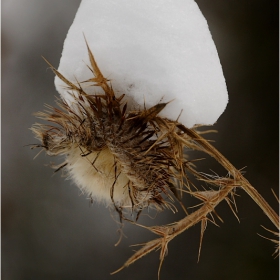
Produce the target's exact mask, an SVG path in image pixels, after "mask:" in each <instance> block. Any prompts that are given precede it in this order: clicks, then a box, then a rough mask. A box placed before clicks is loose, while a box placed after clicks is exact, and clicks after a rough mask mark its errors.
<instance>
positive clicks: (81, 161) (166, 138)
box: [32, 45, 279, 272]
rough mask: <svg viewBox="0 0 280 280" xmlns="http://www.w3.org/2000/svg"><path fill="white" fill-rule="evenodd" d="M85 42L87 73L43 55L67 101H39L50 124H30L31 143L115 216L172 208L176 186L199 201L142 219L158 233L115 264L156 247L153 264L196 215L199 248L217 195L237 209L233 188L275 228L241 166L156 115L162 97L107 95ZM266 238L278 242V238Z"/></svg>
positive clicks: (195, 135)
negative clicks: (151, 101) (208, 164)
mask: <svg viewBox="0 0 280 280" xmlns="http://www.w3.org/2000/svg"><path fill="white" fill-rule="evenodd" d="M87 48H88V54H89V59H90V64H91V66H90V67H89V69H90V70H91V72H92V74H93V78H91V79H89V80H87V81H83V82H77V84H73V83H71V82H70V81H69V80H67V79H66V78H65V77H64V76H63V75H62V74H61V73H59V72H58V71H57V70H56V69H55V68H54V67H53V66H52V65H51V64H50V63H49V62H47V63H48V64H49V66H50V67H51V69H52V70H53V72H54V73H55V74H56V75H57V76H58V77H59V78H60V79H61V80H62V81H63V82H65V83H66V85H67V86H68V89H69V95H71V96H72V100H73V102H72V103H69V102H66V101H65V100H63V99H62V100H57V104H58V106H59V108H53V107H51V106H47V108H48V109H47V110H46V111H45V112H39V113H37V114H36V116H37V117H38V118H40V119H43V120H45V121H47V122H50V123H52V124H40V123H36V124H34V125H33V127H32V131H33V132H34V134H35V136H36V138H37V139H39V140H40V141H41V144H38V145H34V146H33V147H41V148H43V149H44V150H45V151H46V153H47V154H48V155H50V156H57V155H63V156H64V157H65V160H64V161H63V162H62V163H61V165H59V166H56V167H55V168H56V171H58V170H61V169H62V168H63V169H66V170H67V173H68V176H69V177H70V178H72V179H73V181H74V182H75V183H76V184H77V185H78V186H79V187H80V188H81V190H83V191H84V192H85V193H87V194H89V195H90V197H92V198H95V199H96V200H98V201H103V202H105V203H106V204H108V205H113V206H114V207H115V209H116V211H117V213H118V214H119V215H120V220H121V221H122V220H124V219H125V220H129V219H127V217H126V215H125V214H126V213H131V212H132V213H135V214H136V218H135V220H136V221H137V218H138V216H139V214H140V213H141V211H142V210H143V209H144V208H147V207H152V208H155V209H157V210H163V209H165V208H169V209H174V207H175V206H174V205H173V201H174V198H175V199H177V200H179V201H180V199H181V196H182V194H183V193H187V194H188V195H191V196H194V197H195V198H197V199H198V200H200V202H201V203H200V204H199V205H197V207H198V209H197V210H195V211H193V212H192V213H190V214H188V213H187V211H185V212H186V217H185V218H183V219H182V220H180V221H178V222H175V223H173V224H170V225H164V226H154V227H146V228H147V229H148V230H150V231H152V232H153V233H155V234H157V235H159V236H160V237H159V238H158V239H155V240H152V241H149V242H147V243H145V244H143V246H142V248H141V249H139V250H138V251H137V252H136V253H135V254H134V255H133V256H132V257H131V258H130V259H129V260H128V261H127V262H126V263H125V264H124V266H123V267H121V268H120V269H119V270H121V269H122V268H124V267H126V266H128V265H130V264H132V263H133V262H135V261H136V260H138V259H139V258H141V257H143V256H145V255H146V254H148V253H150V252H151V251H153V250H155V249H160V250H161V251H160V266H159V271H158V272H160V268H161V265H162V262H163V260H164V256H165V255H166V252H167V246H168V243H169V242H170V241H171V240H172V239H173V238H175V237H176V236H177V235H179V234H180V233H182V232H183V231H185V230H187V229H188V228H190V227H192V226H193V225H195V224H197V223H201V238H200V248H199V255H200V249H201V244H202V239H203V234H204V232H205V230H206V226H207V222H208V221H210V222H213V223H214V224H216V222H215V220H214V215H216V216H217V217H218V218H219V219H221V218H220V217H219V216H218V214H217V213H216V211H215V207H216V206H217V205H218V204H219V203H220V202H221V201H223V200H225V201H226V202H227V203H228V205H229V206H230V208H231V210H232V211H233V213H234V215H235V216H236V217H237V214H236V212H237V211H236V209H237V208H236V204H235V199H234V196H235V192H236V189H237V188H242V189H243V190H244V191H245V192H247V193H248V194H249V195H250V196H251V198H252V199H253V200H254V201H255V202H256V203H257V204H258V205H259V207H260V208H261V209H262V210H263V211H264V213H265V214H266V215H267V216H268V218H269V219H270V220H271V221H272V223H273V224H274V225H275V226H276V228H277V229H278V230H279V217H278V215H277V214H276V212H275V211H274V210H273V209H272V208H271V207H270V206H269V205H268V204H267V202H266V201H265V200H264V199H263V198H262V196H261V195H260V194H259V193H258V192H257V191H256V189H254V188H253V187H252V186H251V185H250V183H249V182H248V181H247V180H246V179H245V178H244V177H243V175H242V173H241V171H239V170H237V169H236V168H235V167H234V166H233V165H232V164H231V163H230V162H229V161H228V160H227V159H226V158H225V157H224V156H223V155H222V154H221V153H220V152H219V151H217V150H216V149H215V148H214V147H213V146H212V145H211V144H210V143H209V141H207V140H206V139H204V138H203V137H202V136H201V134H202V133H200V132H198V131H197V130H196V129H189V128H187V127H185V126H184V125H182V124H181V123H180V122H179V121H178V120H176V121H173V120H169V119H167V118H162V117H160V116H159V113H160V112H161V110H162V109H163V108H164V107H165V106H168V104H167V103H159V104H156V105H155V106H153V107H152V108H150V109H144V110H133V111H132V110H128V109H127V108H128V107H127V103H126V102H125V95H124V94H123V95H120V96H116V95H115V93H114V90H113V87H112V85H111V84H110V83H109V81H108V80H107V79H106V78H105V77H104V76H103V75H102V73H101V71H100V69H99V68H98V66H97V63H96V62H95V59H94V57H93V54H92V52H91V51H90V49H89V46H88V45H87ZM84 82H86V83H90V84H91V86H97V87H100V88H102V89H103V91H104V94H96V95H89V94H87V93H86V91H85V90H84V89H83V87H82V84H83V83H84ZM185 148H188V149H192V150H197V151H201V152H203V153H205V154H207V155H210V156H211V157H213V158H214V159H215V160H216V161H217V162H219V163H220V164H221V165H222V166H223V167H224V168H225V169H226V170H227V172H228V176H227V177H219V176H213V175H211V176H210V175H207V174H204V173H201V172H198V171H197V170H196V168H195V166H194V163H193V161H190V160H188V158H187V157H186V155H185V152H184V150H185ZM189 174H191V175H192V176H194V177H195V178H196V179H197V180H199V181H203V182H205V183H206V185H207V189H203V190H201V189H199V188H198V186H197V185H195V183H194V182H193V181H191V180H190V178H189ZM182 206H183V205H182ZM183 209H184V210H185V207H184V206H183ZM237 218H238V217H237ZM130 222H132V223H136V222H135V221H130ZM142 227H145V226H142ZM269 231H271V230H269ZM276 235H277V233H276ZM270 240H271V239H270ZM272 241H273V242H276V243H277V244H279V242H278V240H272ZM119 270H117V271H116V272H118V271H119Z"/></svg>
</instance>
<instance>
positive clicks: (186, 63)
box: [55, 0, 228, 127]
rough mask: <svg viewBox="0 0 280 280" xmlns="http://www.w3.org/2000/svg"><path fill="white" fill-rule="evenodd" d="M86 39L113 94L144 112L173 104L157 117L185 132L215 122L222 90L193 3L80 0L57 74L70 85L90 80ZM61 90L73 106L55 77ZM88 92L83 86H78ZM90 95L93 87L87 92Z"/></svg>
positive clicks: (203, 23) (204, 25) (219, 70)
mask: <svg viewBox="0 0 280 280" xmlns="http://www.w3.org/2000/svg"><path fill="white" fill-rule="evenodd" d="M83 35H85V37H86V39H87V41H88V44H89V46H90V48H91V50H92V52H93V54H94V56H95V59H96V61H97V63H98V65H99V68H100V70H101V71H102V73H103V75H104V76H105V77H106V78H108V79H109V80H110V81H111V83H112V86H113V89H114V91H115V93H116V95H118V94H119V95H121V94H123V93H124V94H126V97H127V98H129V107H130V108H132V109H133V108H135V109H139V108H140V109H143V108H144V104H145V106H146V108H150V107H151V106H153V105H155V104H157V103H159V102H169V101H171V100H173V101H172V102H171V103H170V104H169V105H168V106H166V108H165V109H164V110H163V111H162V112H161V114H160V115H161V116H162V117H166V118H169V119H172V120H176V119H177V118H178V116H179V114H180V112H181V110H183V111H182V114H181V116H180V119H179V121H180V122H181V123H182V124H184V125H185V126H187V127H192V126H193V125H195V124H214V123H215V122H216V121H217V119H218V118H219V116H220V115H221V114H222V113H223V111H224V109H225V107H226V104H227V101H228V95H227V88H226V83H225V79H224V76H223V72H222V67H221V64H220V61H219V57H218V53H217V50H216V47H215V44H214V42H213V39H212V37H211V34H210V31H209V28H208V25H207V22H206V20H205V18H204V17H203V15H202V13H201V12H200V10H199V8H198V6H197V4H196V3H195V2H194V1H193V0H161V1H159V0H118V1H116V0H106V1H100V0H82V2H81V5H80V7H79V9H78V12H77V14H76V17H75V19H74V22H73V24H72V26H71V27H70V29H69V32H68V34H67V37H66V40H65V42H64V48H63V52H62V57H61V60H60V65H59V68H58V71H59V72H60V73H62V74H63V75H64V76H65V77H66V78H67V79H69V80H70V81H71V82H73V83H75V82H77V81H85V80H87V79H89V78H91V75H92V73H91V72H90V70H89V69H88V67H87V65H89V64H90V63H89V60H88V52H87V49H86V44H85V40H84V37H83ZM55 85H56V88H57V90H58V91H59V93H60V94H61V95H62V96H63V97H64V98H65V99H66V100H67V101H68V102H71V97H70V95H69V93H68V91H67V89H65V84H63V82H61V81H60V80H59V79H58V78H56V79H55ZM82 86H83V88H86V87H87V85H86V84H82ZM85 90H86V91H87V93H95V92H97V91H98V89H97V88H94V89H92V88H90V87H88V88H86V89H85Z"/></svg>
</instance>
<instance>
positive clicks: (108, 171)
mask: <svg viewBox="0 0 280 280" xmlns="http://www.w3.org/2000/svg"><path fill="white" fill-rule="evenodd" d="M81 154H82V151H81V150H80V148H79V147H73V148H72V150H71V151H69V155H68V156H67V162H68V165H67V167H66V168H67V170H68V171H69V174H70V177H71V179H73V181H74V182H75V183H76V184H77V186H78V187H79V188H80V189H81V190H82V191H83V192H85V193H86V194H89V195H91V196H92V198H93V199H94V200H95V201H97V202H102V203H104V204H105V205H111V204H112V200H111V196H110V189H111V188H112V186H113V184H114V181H115V171H114V163H115V162H114V157H113V155H112V154H111V152H110V151H109V150H108V149H104V150H102V152H100V154H99V155H98V152H93V153H91V154H89V155H88V156H85V157H82V156H81ZM97 156H98V157H97ZM96 157H97V159H96ZM95 159H96V161H95V163H94V166H93V164H92V163H93V162H94V160H95ZM128 181H129V180H128V178H127V177H126V175H125V174H123V173H122V174H120V176H119V177H118V179H117V181H116V183H115V185H114V193H113V198H114V202H115V204H116V205H117V206H122V207H131V202H130V198H129V194H128V188H127V183H128Z"/></svg>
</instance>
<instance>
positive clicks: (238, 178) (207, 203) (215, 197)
mask: <svg viewBox="0 0 280 280" xmlns="http://www.w3.org/2000/svg"><path fill="white" fill-rule="evenodd" d="M179 128H180V129H181V130H182V131H184V132H185V133H186V134H187V135H188V137H190V138H191V139H193V140H194V141H195V142H196V144H197V145H198V146H197V147H196V148H197V149H199V150H201V151H204V152H206V153H207V154H209V155H210V156H212V157H213V158H215V159H216V160H217V162H219V163H220V164H221V165H222V166H223V167H224V168H225V169H226V170H227V171H228V172H229V173H230V175H232V178H220V179H217V180H214V181H213V183H214V184H216V185H219V184H220V185H221V186H222V188H220V190H219V191H212V192H210V193H208V197H205V200H204V203H203V206H201V207H200V208H199V209H198V210H196V211H195V212H193V213H191V214H189V215H187V216H186V217H185V218H183V219H181V220H180V221H178V222H176V223H173V224H170V225H165V226H154V227H145V226H142V227H144V228H146V229H148V230H150V231H152V232H153V233H155V234H157V235H159V236H161V238H157V239H154V240H152V241H149V242H147V243H145V244H144V245H143V247H142V248H141V249H139V250H138V251H137V252H136V253H135V254H134V255H133V256H131V257H130V258H129V259H128V260H127V261H126V262H125V263H124V265H123V266H122V267H121V268H119V269H118V270H117V271H115V272H113V273H112V274H114V273H117V272H119V271H120V270H122V269H123V268H125V267H127V266H129V265H130V264H132V263H134V262H135V261H137V260H138V259H140V258H141V257H143V256H145V255H147V254H148V253H150V252H152V251H153V250H156V249H160V248H161V253H160V265H159V269H158V279H159V273H160V269H161V266H162V263H163V260H164V257H165V254H166V252H167V245H168V243H169V242H170V241H171V240H172V239H173V238H175V237H176V236H177V235H179V234H181V233H182V232H184V231H185V230H187V229H189V228H190V227H192V226H194V225H195V224H197V223H199V222H201V223H202V226H204V227H205V221H207V220H208V218H207V215H208V214H211V212H213V213H215V211H214V209H215V207H216V206H217V205H218V204H219V203H220V202H221V201H223V200H224V199H226V198H227V196H228V195H229V194H230V193H232V192H233V191H234V189H235V188H236V187H241V188H242V189H243V190H244V191H245V192H246V193H247V194H248V195H249V196H251V198H252V199H253V200H254V201H255V203H256V204H257V205H258V206H259V207H260V208H261V209H262V210H263V211H264V213H265V214H266V215H267V217H268V218H269V219H270V220H271V222H272V223H273V224H274V225H275V226H276V228H277V229H279V217H278V215H277V213H276V212H275V211H274V210H273V209H272V208H271V207H270V205H269V204H268V203H267V202H266V201H265V199H264V198H263V197H262V196H261V195H260V194H259V193H258V191H257V190H256V189H255V188H254V187H253V186H252V185H251V184H250V183H249V182H248V181H247V180H246V179H245V178H244V177H243V176H242V174H241V172H240V171H239V170H237V169H236V168H235V167H234V166H233V165H232V164H231V163H230V162H229V161H228V160H227V159H226V158H225V157H224V156H223V155H222V154H221V153H220V152H219V151H218V150H216V149H215V148H214V147H213V146H212V145H211V144H210V143H209V142H208V141H207V140H206V139H204V138H203V137H201V136H200V135H199V133H197V132H196V131H195V130H192V129H188V128H186V127H184V126H182V125H180V127H179ZM215 181H216V182H215ZM191 194H193V195H194V196H196V197H197V198H201V197H202V198H203V195H202V193H200V194H199V192H197V194H196V193H195V192H193V193H191ZM140 226H141V225H140ZM204 230H205V228H204V229H203V230H202V232H201V235H202V236H201V239H200V240H201V241H202V238H203V233H204ZM273 242H277V241H275V240H273ZM200 246H201V243H200ZM276 251H277V249H276ZM199 252H200V250H199Z"/></svg>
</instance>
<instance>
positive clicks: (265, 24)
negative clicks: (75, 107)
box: [1, 0, 279, 280]
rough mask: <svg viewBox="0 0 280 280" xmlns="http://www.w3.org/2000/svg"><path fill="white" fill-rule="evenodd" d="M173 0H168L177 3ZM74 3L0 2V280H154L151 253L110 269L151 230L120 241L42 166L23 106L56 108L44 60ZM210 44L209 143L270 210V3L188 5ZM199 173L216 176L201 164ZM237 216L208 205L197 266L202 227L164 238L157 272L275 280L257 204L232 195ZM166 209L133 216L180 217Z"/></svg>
mask: <svg viewBox="0 0 280 280" xmlns="http://www.w3.org/2000/svg"><path fill="white" fill-rule="evenodd" d="M175 2H176V1H174V4H175ZM79 3H80V1H79V0H61V1H56V0H41V1H37V0H3V1H2V201H1V203H2V279H3V280H14V279H16V280H21V279H29V280H30V279H36V280H37V279H41V280H43V279H52V280H55V279H60V280H61V279H67V280H69V279H112V280H117V279H134V280H137V279H147V280H148V279H157V268H158V264H159V253H158V252H156V253H152V254H150V255H148V256H147V257H145V258H143V259H141V260H139V261H138V262H136V263H135V264H133V265H131V266H130V267H129V268H127V269H125V270H123V271H122V272H120V273H119V274H116V275H113V276H110V272H112V271H114V270H116V269H117V268H119V267H120V266H121V265H122V264H123V263H124V261H126V259H127V258H129V257H130V256H131V254H132V253H133V248H129V245H132V244H136V243H141V242H145V241H148V240H150V239H152V238H153V237H155V236H154V235H152V234H151V233H148V232H147V231H146V230H144V229H141V228H138V227H135V226H131V225H125V227H124V233H125V235H126V237H125V238H123V240H122V242H121V243H120V245H118V246H117V247H115V246H114V244H115V243H116V242H117V240H118V234H117V229H118V225H117V223H116V222H115V221H114V220H113V219H112V217H111V214H110V211H109V210H108V209H107V208H105V207H104V206H103V205H97V204H93V205H90V204H89V200H87V199H86V197H85V196H83V195H81V192H80V191H79V189H78V188H77V187H76V186H74V185H73V184H72V183H71V182H70V181H67V180H66V181H65V180H64V178H61V177H60V175H59V174H56V175H53V171H52V170H51V169H50V168H49V167H48V166H45V165H46V164H48V163H50V161H51V158H48V157H46V156H45V155H44V154H43V153H42V154H41V155H40V156H39V157H38V158H36V159H35V160H33V157H34V156H35V155H36V154H37V152H38V150H36V151H32V150H30V149H29V147H26V146H25V145H27V144H33V143H36V140H35V139H34V138H33V135H32V133H31V131H29V130H28V128H30V126H31V125H32V124H33V123H34V122H35V121H36V119H35V117H34V116H32V113H34V112H36V111H39V110H43V105H44V103H47V104H51V105H54V96H57V95H58V94H57V93H56V91H55V88H54V85H53V79H54V75H53V74H52V72H51V71H50V70H48V67H47V65H46V63H45V62H44V61H43V60H42V58H41V55H43V56H44V57H46V58H47V59H48V60H49V61H50V62H51V63H52V64H53V65H54V66H56V67H57V66H58V63H59V59H60V55H61V51H62V46H63V41H64V39H65V36H66V33H67V30H68V28H69V26H70V25H71V23H72V21H73V18H74V15H75V13H76V10H77V8H78V6H79ZM197 3H198V5H199V7H200V9H201V10H202V12H203V14H204V16H205V17H206V19H207V21H208V24H209V27H210V30H211V32H212V35H213V39H214V41H215V43H216V46H217V49H218V53H219V56H220V60H221V64H222V66H223V70H224V75H225V78H226V81H227V86H228V91H229V99H230V101H229V104H228V107H227V109H226V111H225V113H224V114H223V115H222V116H221V117H220V119H219V120H218V123H217V124H216V125H215V126H214V128H215V129H218V130H219V133H218V134H217V135H214V136H213V135H211V137H210V138H212V139H215V141H216V142H215V144H214V145H215V146H216V147H217V148H218V149H219V150H220V151H221V152H222V153H223V154H224V155H225V156H226V157H227V158H228V159H229V160H230V161H231V162H232V163H233V164H234V165H235V166H236V167H237V168H244V167H246V168H245V169H244V170H245V171H246V174H245V175H246V178H247V179H248V180H249V181H250V182H251V183H252V185H253V186H255V187H256V188H257V189H258V190H259V192H260V193H261V194H262V195H263V196H264V197H265V199H267V201H268V202H269V203H271V205H272V207H273V208H274V209H276V210H277V209H278V203H277V201H276V199H275V198H274V196H273V194H272V192H271V189H274V190H275V192H276V193H278V167H279V166H278V127H279V125H278V1H276V0H270V1H268V0H256V1H244V0H242V1H241V0H235V1H224V0H211V1H205V0H204V1H203V0H197ZM203 168H204V169H205V170H209V169H213V170H214V171H216V172H219V173H220V174H221V175H225V171H223V170H222V169H219V168H218V167H216V166H212V162H211V164H210V163H209V162H205V163H204V167H203ZM238 194H239V195H240V197H237V198H236V201H237V205H238V213H239V218H240V223H238V221H237V220H236V219H235V217H234V216H233V214H232V213H231V212H230V210H229V207H228V206H227V205H226V203H222V204H221V205H220V206H219V207H218V208H217V211H218V213H219V214H220V216H221V217H222V219H223V220H224V223H220V222H219V225H220V228H218V227H215V226H214V225H212V224H209V225H208V228H207V230H206V234H205V237H204V242H203V246H202V252H201V258H200V262H199V263H197V253H198V247H199V232H200V227H199V226H195V227H194V228H191V229H190V230H188V231H187V232H185V233H183V234H182V235H180V236H178V237H177V238H175V240H173V241H172V242H171V243H170V244H169V252H168V256H167V257H166V259H165V262H164V264H163V267H162V270H161V279H162V280H164V279H195V280H196V279H198V280H199V279H215V280H219V279H228V280H231V279H232V280H235V279H239V280H242V279H244V280H245V279H246V280H248V279H254V280H257V279H260V280H262V279H270V280H273V279H278V259H276V260H275V259H273V257H272V256H271V254H272V253H273V251H274V249H275V248H274V245H273V244H272V243H271V242H269V241H268V240H265V239H263V238H261V237H259V236H258V235H257V233H259V234H261V235H264V236H267V237H273V236H272V235H271V234H270V233H268V232H266V231H265V230H264V229H263V228H262V227H261V226H260V225H263V226H265V227H267V228H269V229H272V230H274V227H273V225H272V224H271V222H270V221H269V220H268V219H267V218H266V217H265V216H264V215H263V213H262V211H261V210H260V209H259V208H258V207H257V206H256V205H255V204H254V202H253V201H252V200H251V199H250V198H249V197H248V196H247V195H246V194H245V193H244V192H242V191H241V190H239V191H238ZM180 217H182V215H181V216H180V215H177V216H175V215H174V214H172V213H171V212H168V211H167V212H163V213H161V214H159V215H158V216H157V218H156V219H150V218H148V217H145V216H143V217H142V218H140V222H141V223H146V224H153V223H154V224H164V223H167V222H171V221H174V219H175V220H177V219H179V218H180Z"/></svg>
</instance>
